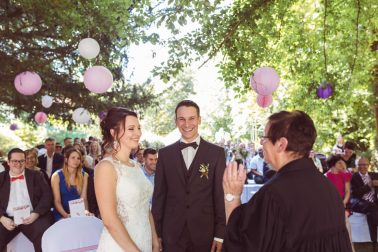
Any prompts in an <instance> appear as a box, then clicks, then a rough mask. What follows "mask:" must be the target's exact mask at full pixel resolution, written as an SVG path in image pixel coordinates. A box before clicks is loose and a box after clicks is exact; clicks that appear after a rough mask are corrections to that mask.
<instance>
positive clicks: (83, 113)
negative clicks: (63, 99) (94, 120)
mask: <svg viewBox="0 0 378 252" xmlns="http://www.w3.org/2000/svg"><path fill="white" fill-rule="evenodd" d="M72 119H73V120H74V121H75V122H76V123H88V122H89V121H90V119H91V115H90V114H89V112H88V110H86V109H85V108H77V109H75V110H74V112H73V114H72Z"/></svg>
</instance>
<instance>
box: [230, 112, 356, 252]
mask: <svg viewBox="0 0 378 252" xmlns="http://www.w3.org/2000/svg"><path fill="white" fill-rule="evenodd" d="M315 139H316V130H315V127H314V124H313V121H312V120H311V118H310V117H309V116H308V115H307V114H305V113H304V112H301V111H293V112H286V111H281V112H279V113H276V114H273V115H271V116H270V117H269V121H268V123H267V126H266V127H265V136H263V137H262V139H261V144H262V145H263V149H264V157H265V161H266V162H268V163H269V164H270V165H271V166H272V167H273V168H274V169H276V170H277V174H276V175H275V176H274V177H273V178H272V179H271V180H270V181H269V182H267V183H266V184H265V185H264V186H263V187H262V188H261V189H260V190H259V191H258V192H257V193H256V194H255V195H254V196H253V198H252V199H251V200H250V201H249V202H248V203H246V204H243V205H240V197H239V196H240V195H241V193H242V190H243V184H244V179H245V170H244V169H240V168H239V169H238V167H237V165H236V163H231V164H230V165H229V166H228V167H227V168H226V171H225V174H224V179H223V188H224V193H225V208H226V218H227V227H226V237H225V240H224V245H223V248H224V251H226V252H245V251H254V252H289V251H296V252H300V251H303V252H304V251H306V252H319V251H330V252H331V251H332V252H350V251H352V248H351V242H350V239H349V235H348V232H347V229H346V225H345V214H344V206H343V203H342V200H341V197H340V196H339V194H338V192H337V191H336V189H335V187H334V186H333V185H332V184H331V183H330V182H329V181H328V180H327V179H326V178H325V177H324V176H323V175H322V174H321V173H319V171H318V170H317V169H316V167H315V165H314V163H313V162H312V160H311V159H309V158H307V157H308V153H309V152H310V150H311V149H312V146H313V144H314V142H315Z"/></svg>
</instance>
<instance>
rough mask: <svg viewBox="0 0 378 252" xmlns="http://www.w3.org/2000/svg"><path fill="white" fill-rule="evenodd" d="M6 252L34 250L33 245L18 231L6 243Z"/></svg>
mask: <svg viewBox="0 0 378 252" xmlns="http://www.w3.org/2000/svg"><path fill="white" fill-rule="evenodd" d="M7 252H34V246H33V243H32V242H31V241H30V240H29V239H28V238H27V237H26V236H25V235H24V234H23V233H19V234H18V235H16V237H14V238H13V240H11V241H10V242H9V243H8V245H7Z"/></svg>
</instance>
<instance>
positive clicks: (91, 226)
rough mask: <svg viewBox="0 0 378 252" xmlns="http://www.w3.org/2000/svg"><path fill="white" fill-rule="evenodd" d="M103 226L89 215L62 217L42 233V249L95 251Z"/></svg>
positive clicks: (98, 220)
mask: <svg viewBox="0 0 378 252" xmlns="http://www.w3.org/2000/svg"><path fill="white" fill-rule="evenodd" d="M103 227H104V226H103V223H102V221H101V220H100V219H98V218H96V217H91V216H86V217H73V218H67V219H62V220H60V221H58V222H56V223H55V224H54V225H52V226H51V227H49V228H48V229H47V230H46V231H45V233H44V234H43V236H42V251H44V252H57V251H64V252H69V251H80V252H84V251H85V252H86V251H96V250H97V246H98V242H99V240H100V235H101V232H102V229H103Z"/></svg>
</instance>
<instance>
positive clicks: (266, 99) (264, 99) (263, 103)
mask: <svg viewBox="0 0 378 252" xmlns="http://www.w3.org/2000/svg"><path fill="white" fill-rule="evenodd" d="M256 101H257V105H259V106H260V107H262V108H267V107H269V106H270V105H271V104H272V102H273V98H272V95H257V99H256Z"/></svg>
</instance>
